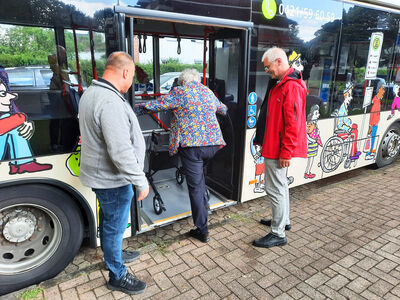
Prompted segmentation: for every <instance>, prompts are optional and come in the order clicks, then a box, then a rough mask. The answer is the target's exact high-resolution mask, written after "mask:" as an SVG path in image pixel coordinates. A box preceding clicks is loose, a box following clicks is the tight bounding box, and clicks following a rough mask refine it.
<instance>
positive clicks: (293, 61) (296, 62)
mask: <svg viewBox="0 0 400 300" xmlns="http://www.w3.org/2000/svg"><path fill="white" fill-rule="evenodd" d="M300 57H301V53H297V52H296V51H294V50H293V51H292V53H291V54H290V55H289V57H288V59H289V65H290V66H291V67H293V68H294V69H296V70H297V71H299V72H303V70H304V66H303V62H302V61H301V58H300Z"/></svg>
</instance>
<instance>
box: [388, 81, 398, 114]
mask: <svg viewBox="0 0 400 300" xmlns="http://www.w3.org/2000/svg"><path fill="white" fill-rule="evenodd" d="M393 93H394V99H393V102H392V112H391V114H390V115H389V116H388V118H387V119H388V120H390V119H391V118H393V117H394V110H395V109H397V110H398V111H400V85H398V84H395V85H394V86H393Z"/></svg>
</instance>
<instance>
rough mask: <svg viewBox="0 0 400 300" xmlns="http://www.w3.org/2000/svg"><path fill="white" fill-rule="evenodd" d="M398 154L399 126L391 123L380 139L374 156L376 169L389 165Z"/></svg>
mask: <svg viewBox="0 0 400 300" xmlns="http://www.w3.org/2000/svg"><path fill="white" fill-rule="evenodd" d="M399 154H400V124H399V123H393V124H392V125H391V126H390V127H389V129H388V130H387V131H386V133H385V135H384V136H383V138H382V141H381V144H380V146H379V150H378V153H377V156H376V161H375V163H376V165H377V166H378V168H380V167H384V166H387V165H390V164H391V163H392V162H394V161H395V160H396V159H397V157H398V156H399Z"/></svg>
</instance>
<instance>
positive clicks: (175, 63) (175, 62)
mask: <svg viewBox="0 0 400 300" xmlns="http://www.w3.org/2000/svg"><path fill="white" fill-rule="evenodd" d="M137 65H138V66H140V67H141V68H142V69H143V71H145V72H146V73H147V75H148V76H149V80H152V79H153V77H154V76H153V63H152V62H150V63H147V64H141V63H137ZM187 68H191V69H196V70H197V71H199V72H200V73H202V72H203V65H200V64H182V63H180V62H179V59H177V58H172V57H170V58H168V59H167V60H164V61H163V62H162V63H161V64H160V74H164V73H168V72H181V71H183V70H184V69H187ZM136 82H137V81H136Z"/></svg>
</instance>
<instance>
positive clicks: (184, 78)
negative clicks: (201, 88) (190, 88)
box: [178, 69, 201, 85]
mask: <svg viewBox="0 0 400 300" xmlns="http://www.w3.org/2000/svg"><path fill="white" fill-rule="evenodd" d="M200 80H201V77H200V73H199V71H197V70H196V69H185V70H183V71H182V73H181V74H180V75H179V78H178V84H179V85H184V84H185V83H187V82H191V81H196V82H200Z"/></svg>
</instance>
